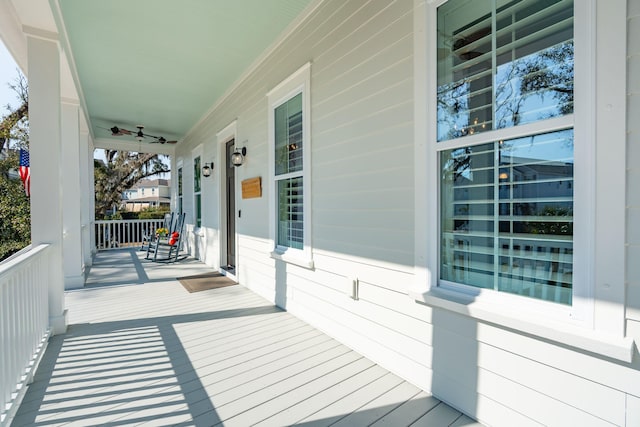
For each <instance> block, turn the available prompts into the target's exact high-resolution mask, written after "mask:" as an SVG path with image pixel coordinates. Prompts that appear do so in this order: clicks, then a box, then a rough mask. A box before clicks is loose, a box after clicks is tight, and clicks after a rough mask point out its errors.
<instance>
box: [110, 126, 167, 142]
mask: <svg viewBox="0 0 640 427" xmlns="http://www.w3.org/2000/svg"><path fill="white" fill-rule="evenodd" d="M136 127H137V128H138V131H137V132H135V131H130V130H127V129H124V128H120V127H118V126H113V127H112V128H110V129H108V130H110V131H111V136H122V135H134V134H135V138H136V139H137V140H138V142H142V141H143V140H144V139H145V138H153V139H154V141H150V142H151V143H157V142H159V143H160V144H175V143H176V142H178V141H167V140H166V139H165V138H164V137H162V136H155V135H149V134H148V133H144V132H143V131H142V129H144V126H142V125H137V126H136ZM103 129H104V128H103Z"/></svg>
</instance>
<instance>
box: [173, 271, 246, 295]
mask: <svg viewBox="0 0 640 427" xmlns="http://www.w3.org/2000/svg"><path fill="white" fill-rule="evenodd" d="M178 281H179V282H180V283H181V284H182V286H184V288H185V289H186V290H187V291H189V292H190V293H193V292H200V291H206V290H209V289H217V288H224V287H225V286H231V285H237V283H236V282H234V281H233V280H231V279H229V278H228V277H227V276H225V275H223V274H220V273H218V272H214V273H206V274H198V275H195V276H185V277H178Z"/></svg>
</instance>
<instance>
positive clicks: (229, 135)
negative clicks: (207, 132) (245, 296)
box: [215, 120, 239, 280]
mask: <svg viewBox="0 0 640 427" xmlns="http://www.w3.org/2000/svg"><path fill="white" fill-rule="evenodd" d="M236 128H237V120H234V121H232V122H231V123H229V124H228V125H227V126H226V127H224V128H223V129H222V130H221V131H219V132H218V133H217V134H216V141H217V144H218V150H217V151H218V165H216V168H215V169H216V170H217V171H218V173H217V174H216V178H217V179H218V219H219V231H218V236H219V238H218V252H219V264H218V265H219V269H218V270H219V271H220V272H221V273H222V274H225V275H227V276H229V277H231V278H234V279H235V280H237V278H238V264H239V262H238V261H239V256H238V255H239V254H238V222H237V221H236V227H235V231H236V232H235V236H234V242H233V244H234V245H235V257H236V260H235V269H234V271H233V272H232V273H231V272H229V271H227V270H226V269H224V268H223V267H225V266H226V265H227V182H226V181H227V169H226V168H227V160H228V159H227V142H229V141H231V140H232V139H233V140H235V141H237V135H236ZM234 187H235V188H234V193H235V207H236V211H237V209H238V179H237V177H236V179H235V183H234ZM234 217H235V212H234Z"/></svg>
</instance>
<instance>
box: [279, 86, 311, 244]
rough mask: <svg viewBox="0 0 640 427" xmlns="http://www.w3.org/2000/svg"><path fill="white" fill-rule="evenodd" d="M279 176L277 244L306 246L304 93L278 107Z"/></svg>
mask: <svg viewBox="0 0 640 427" xmlns="http://www.w3.org/2000/svg"><path fill="white" fill-rule="evenodd" d="M274 114H275V176H274V179H275V181H276V185H277V198H278V208H277V209H278V219H277V229H278V232H277V240H276V244H277V245H278V246H281V247H285V248H295V249H303V245H304V199H303V195H304V177H303V169H304V168H303V164H302V158H303V149H304V141H303V139H302V94H301V93H298V94H297V95H295V96H294V97H292V98H291V99H289V100H288V101H285V102H284V103H283V104H281V105H279V106H278V107H276V109H275V113H274Z"/></svg>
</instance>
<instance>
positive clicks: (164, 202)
mask: <svg viewBox="0 0 640 427" xmlns="http://www.w3.org/2000/svg"><path fill="white" fill-rule="evenodd" d="M170 205H171V180H169V179H144V180H142V181H139V182H138V183H137V184H136V185H134V186H133V187H131V188H130V189H128V190H126V191H125V192H124V193H122V204H121V209H122V210H124V211H128V212H140V211H142V210H144V209H147V208H159V207H166V208H167V209H169V207H170Z"/></svg>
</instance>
